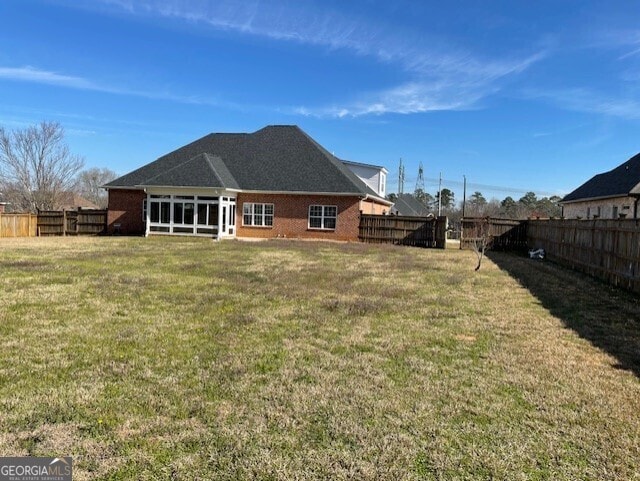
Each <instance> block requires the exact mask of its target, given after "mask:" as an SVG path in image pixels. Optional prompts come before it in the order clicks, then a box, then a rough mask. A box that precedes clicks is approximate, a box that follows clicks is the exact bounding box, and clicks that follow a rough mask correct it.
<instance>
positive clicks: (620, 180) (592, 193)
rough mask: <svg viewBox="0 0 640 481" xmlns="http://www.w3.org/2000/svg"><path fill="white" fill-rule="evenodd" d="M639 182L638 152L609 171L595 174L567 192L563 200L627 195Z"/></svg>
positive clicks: (639, 165) (639, 156) (639, 163)
mask: <svg viewBox="0 0 640 481" xmlns="http://www.w3.org/2000/svg"><path fill="white" fill-rule="evenodd" d="M638 183H640V154H636V155H635V156H633V157H631V158H630V159H629V160H627V161H626V162H625V163H624V164H622V165H620V166H618V167H616V168H615V169H613V170H610V171H609V172H604V173H602V174H598V175H595V176H594V177H592V178H591V179H589V180H588V181H587V182H585V183H584V184H582V185H581V186H580V187H578V188H577V189H576V190H574V191H573V192H571V193H569V194H567V195H566V196H565V197H564V198H563V199H562V202H572V201H577V200H585V199H593V198H598V197H619V196H626V195H629V194H630V193H631V191H632V190H633V189H634V187H636V186H637V185H638Z"/></svg>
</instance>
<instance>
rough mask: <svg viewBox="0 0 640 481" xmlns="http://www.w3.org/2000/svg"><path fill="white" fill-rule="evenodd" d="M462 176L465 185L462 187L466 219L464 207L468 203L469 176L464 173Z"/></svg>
mask: <svg viewBox="0 0 640 481" xmlns="http://www.w3.org/2000/svg"><path fill="white" fill-rule="evenodd" d="M462 178H463V179H464V184H463V185H464V187H463V189H462V218H463V219H464V208H465V206H466V204H467V176H466V175H463V176H462Z"/></svg>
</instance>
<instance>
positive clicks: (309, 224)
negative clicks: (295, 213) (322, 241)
mask: <svg viewBox="0 0 640 481" xmlns="http://www.w3.org/2000/svg"><path fill="white" fill-rule="evenodd" d="M313 207H322V215H321V216H317V215H314V216H313V217H314V218H318V217H319V218H320V223H321V224H322V227H311V209H312V208H313ZM326 207H333V208H334V209H335V210H336V215H335V217H333V216H326V217H325V215H324V209H325V208H326ZM325 219H335V227H325V226H324V224H325ZM337 227H338V206H337V205H324V204H313V205H310V206H309V210H308V212H307V229H309V230H324V231H335V230H336V229H337Z"/></svg>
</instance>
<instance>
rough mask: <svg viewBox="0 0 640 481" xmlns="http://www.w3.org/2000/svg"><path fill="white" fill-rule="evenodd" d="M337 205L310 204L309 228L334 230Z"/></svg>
mask: <svg viewBox="0 0 640 481" xmlns="http://www.w3.org/2000/svg"><path fill="white" fill-rule="evenodd" d="M337 217H338V207H336V206H335V205H310V206H309V229H326V230H335V228H336V219H337Z"/></svg>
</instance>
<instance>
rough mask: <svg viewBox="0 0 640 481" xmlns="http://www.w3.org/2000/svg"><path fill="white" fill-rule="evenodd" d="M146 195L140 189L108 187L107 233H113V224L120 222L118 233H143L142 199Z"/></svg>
mask: <svg viewBox="0 0 640 481" xmlns="http://www.w3.org/2000/svg"><path fill="white" fill-rule="evenodd" d="M146 197H147V194H146V193H145V192H144V191H142V190H128V189H109V213H108V215H107V233H108V234H113V233H114V232H115V230H116V228H115V225H114V224H120V229H119V233H120V234H123V235H144V220H143V219H142V201H143V200H144V199H146Z"/></svg>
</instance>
